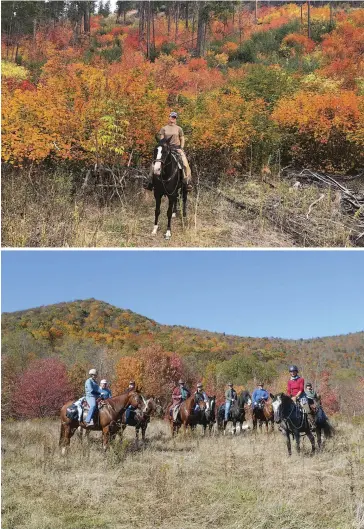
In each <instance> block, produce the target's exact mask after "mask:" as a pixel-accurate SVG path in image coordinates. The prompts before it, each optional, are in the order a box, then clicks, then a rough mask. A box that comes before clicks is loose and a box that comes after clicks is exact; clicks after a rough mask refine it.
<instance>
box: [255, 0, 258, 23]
mask: <svg viewBox="0 0 364 529" xmlns="http://www.w3.org/2000/svg"><path fill="white" fill-rule="evenodd" d="M257 22H258V0H255V23H257Z"/></svg>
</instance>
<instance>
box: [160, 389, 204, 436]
mask: <svg viewBox="0 0 364 529" xmlns="http://www.w3.org/2000/svg"><path fill="white" fill-rule="evenodd" d="M198 404H199V408H200V410H199V411H203V410H204V408H205V406H206V405H205V403H204V402H203V401H200V402H199V403H198ZM195 406H196V401H195V397H194V396H191V397H188V399H186V400H184V401H183V402H182V404H180V406H179V409H178V413H177V414H176V417H174V410H173V405H172V404H171V405H170V406H169V408H168V420H169V423H170V426H171V432H172V437H173V436H174V434H175V433H178V431H179V429H180V428H181V426H183V428H184V431H185V433H186V432H187V428H188V427H189V426H190V427H191V429H193V428H194V427H195V426H196V424H197V422H198V415H199V414H198V413H196V412H195Z"/></svg>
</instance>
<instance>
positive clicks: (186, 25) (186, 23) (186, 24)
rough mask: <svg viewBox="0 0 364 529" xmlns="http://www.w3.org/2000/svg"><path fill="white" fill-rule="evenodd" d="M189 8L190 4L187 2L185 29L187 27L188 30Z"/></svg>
mask: <svg viewBox="0 0 364 529" xmlns="http://www.w3.org/2000/svg"><path fill="white" fill-rule="evenodd" d="M188 6H189V3H188V2H186V11H185V27H186V29H188Z"/></svg>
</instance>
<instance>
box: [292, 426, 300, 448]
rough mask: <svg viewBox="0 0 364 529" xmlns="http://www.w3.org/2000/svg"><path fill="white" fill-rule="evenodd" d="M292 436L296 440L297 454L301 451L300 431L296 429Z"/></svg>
mask: <svg viewBox="0 0 364 529" xmlns="http://www.w3.org/2000/svg"><path fill="white" fill-rule="evenodd" d="M293 435H294V438H295V441H296V451H297V454H299V453H300V452H301V445H300V442H301V438H300V432H299V431H298V430H295V432H294V434H293Z"/></svg>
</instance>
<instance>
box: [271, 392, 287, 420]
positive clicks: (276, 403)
mask: <svg viewBox="0 0 364 529" xmlns="http://www.w3.org/2000/svg"><path fill="white" fill-rule="evenodd" d="M270 397H271V399H272V408H273V414H274V422H276V423H280V422H281V421H282V418H283V401H284V400H285V397H286V395H285V394H284V393H278V394H277V395H272V394H271V395H270ZM288 398H289V397H288ZM290 400H291V399H290Z"/></svg>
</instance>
